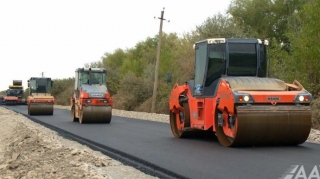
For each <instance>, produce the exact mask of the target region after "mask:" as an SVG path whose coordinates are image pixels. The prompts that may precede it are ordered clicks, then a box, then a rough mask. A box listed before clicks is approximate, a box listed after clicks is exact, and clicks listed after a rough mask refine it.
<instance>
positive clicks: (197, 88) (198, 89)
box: [196, 84, 202, 93]
mask: <svg viewBox="0 0 320 179" xmlns="http://www.w3.org/2000/svg"><path fill="white" fill-rule="evenodd" d="M201 91H202V86H201V85H200V84H197V86H196V92H197V93H201Z"/></svg>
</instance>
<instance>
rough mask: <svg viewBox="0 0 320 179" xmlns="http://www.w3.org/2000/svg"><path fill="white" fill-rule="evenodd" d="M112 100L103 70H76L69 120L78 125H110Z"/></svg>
mask: <svg viewBox="0 0 320 179" xmlns="http://www.w3.org/2000/svg"><path fill="white" fill-rule="evenodd" d="M112 104H113V99H112V97H111V95H110V93H109V92H108V89H107V86H106V70H105V69H104V68H78V69H77V70H76V73H75V90H74V94H73V96H72V97H71V98H70V106H71V120H72V121H74V122H75V121H79V122H80V123H110V122H111V117H112Z"/></svg>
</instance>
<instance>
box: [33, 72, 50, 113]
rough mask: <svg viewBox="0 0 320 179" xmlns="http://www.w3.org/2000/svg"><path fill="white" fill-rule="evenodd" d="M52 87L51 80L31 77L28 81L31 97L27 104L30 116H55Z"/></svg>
mask: <svg viewBox="0 0 320 179" xmlns="http://www.w3.org/2000/svg"><path fill="white" fill-rule="evenodd" d="M52 86H53V81H52V80H51V78H45V77H31V78H30V79H29V80H28V87H29V95H28V98H27V103H28V114H29V115H53V109H54V108H53V106H54V97H53V96H52V95H51V89H52Z"/></svg>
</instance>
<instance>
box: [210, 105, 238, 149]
mask: <svg viewBox="0 0 320 179" xmlns="http://www.w3.org/2000/svg"><path fill="white" fill-rule="evenodd" d="M215 111H216V112H215V126H216V136H217V138H218V140H219V142H220V144H221V145H223V146H225V147H230V146H231V145H232V144H233V141H234V139H233V138H231V137H229V136H227V135H226V134H225V133H224V130H223V125H227V124H225V123H224V119H223V113H222V112H221V111H220V110H219V109H218V108H216V110H215ZM237 121H238V119H237V118H235V121H234V124H233V125H234V126H233V128H236V126H237Z"/></svg>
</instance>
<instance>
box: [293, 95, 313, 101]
mask: <svg viewBox="0 0 320 179" xmlns="http://www.w3.org/2000/svg"><path fill="white" fill-rule="evenodd" d="M311 101H312V96H311V94H310V93H308V92H304V93H300V94H297V95H296V97H295V98H294V102H296V103H310V102H311Z"/></svg>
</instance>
